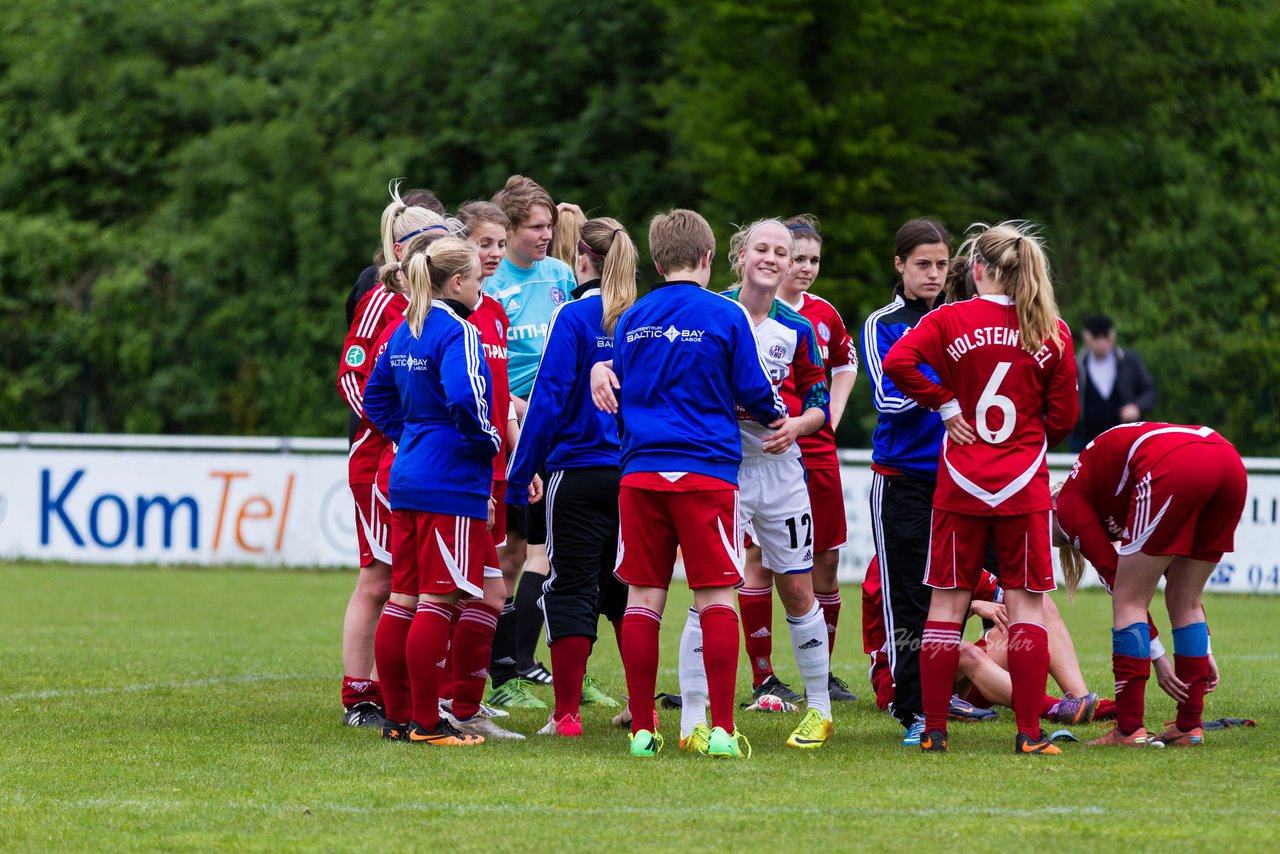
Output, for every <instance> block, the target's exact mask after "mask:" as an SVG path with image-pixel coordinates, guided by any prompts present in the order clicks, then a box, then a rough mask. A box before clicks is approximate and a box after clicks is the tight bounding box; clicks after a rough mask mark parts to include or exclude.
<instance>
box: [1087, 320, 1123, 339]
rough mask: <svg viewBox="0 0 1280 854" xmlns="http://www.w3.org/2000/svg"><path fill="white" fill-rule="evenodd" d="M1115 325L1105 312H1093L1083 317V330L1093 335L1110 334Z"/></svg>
mask: <svg viewBox="0 0 1280 854" xmlns="http://www.w3.org/2000/svg"><path fill="white" fill-rule="evenodd" d="M1115 328H1116V325H1115V324H1114V323H1112V322H1111V318H1109V317H1107V316H1106V315H1105V314H1095V315H1092V316H1091V317H1087V318H1085V321H1084V330H1085V332H1088V333H1089V334H1090V335H1093V336H1096V337H1097V336H1102V335H1110V334H1111V331H1112V330H1113V329H1115Z"/></svg>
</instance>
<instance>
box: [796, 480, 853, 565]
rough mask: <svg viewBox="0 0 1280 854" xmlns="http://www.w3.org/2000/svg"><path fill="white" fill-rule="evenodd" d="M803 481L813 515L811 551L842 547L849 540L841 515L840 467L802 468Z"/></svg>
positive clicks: (842, 513) (842, 515)
mask: <svg viewBox="0 0 1280 854" xmlns="http://www.w3.org/2000/svg"><path fill="white" fill-rule="evenodd" d="M805 482H806V484H807V485H808V487H809V507H810V511H809V512H811V513H812V514H813V551H814V553H815V554H817V553H818V552H829V551H832V550H834V549H842V548H844V547H845V545H846V544H847V543H848V542H849V531H848V527H847V523H846V521H845V518H844V486H843V484H841V483H840V469H839V468H830V467H826V468H813V469H806V470H805Z"/></svg>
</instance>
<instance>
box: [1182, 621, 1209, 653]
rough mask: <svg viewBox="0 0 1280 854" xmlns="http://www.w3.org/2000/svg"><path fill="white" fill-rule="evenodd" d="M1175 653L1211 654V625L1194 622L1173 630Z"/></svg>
mask: <svg viewBox="0 0 1280 854" xmlns="http://www.w3.org/2000/svg"><path fill="white" fill-rule="evenodd" d="M1173 654H1174V655H1185V656H1205V655H1208V654H1209V625H1208V624H1207V623H1192V624H1191V625H1189V626H1183V627H1182V628H1180V629H1174V630H1173Z"/></svg>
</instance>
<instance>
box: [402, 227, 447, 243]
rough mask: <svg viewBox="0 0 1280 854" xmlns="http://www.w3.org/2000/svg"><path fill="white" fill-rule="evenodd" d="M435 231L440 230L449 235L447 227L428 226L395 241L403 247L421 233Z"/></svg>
mask: <svg viewBox="0 0 1280 854" xmlns="http://www.w3.org/2000/svg"><path fill="white" fill-rule="evenodd" d="M436 229H440V230H441V231H443V232H444V233H445V234H448V233H449V226H447V225H428V226H427V227H426V228H420V229H418V230H417V231H411V232H409V233H408V234H406V235H405V236H404V237H401V238H400V239H399V240H397V241H396V243H399V244H400V245H401V246H404V245H405V244H406V243H408V242H409V238H411V237H417V236H418V235H419V234H422V233H423V232H426V231H434V230H436Z"/></svg>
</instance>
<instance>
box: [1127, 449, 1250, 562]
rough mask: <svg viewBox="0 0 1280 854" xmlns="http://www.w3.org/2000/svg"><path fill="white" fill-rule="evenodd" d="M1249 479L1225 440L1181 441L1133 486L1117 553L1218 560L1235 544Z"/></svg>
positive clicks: (1238, 456)
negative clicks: (1184, 443)
mask: <svg viewBox="0 0 1280 854" xmlns="http://www.w3.org/2000/svg"><path fill="white" fill-rule="evenodd" d="M1248 486H1249V481H1248V476H1247V475H1246V474H1245V470H1244V463H1242V462H1241V461H1240V454H1239V453H1237V452H1236V449H1235V448H1233V447H1231V446H1230V445H1228V444H1225V443H1222V444H1208V443H1206V444H1195V445H1183V446H1182V447H1180V448H1177V449H1175V450H1174V451H1172V452H1170V453H1169V454H1167V455H1166V456H1165V457H1164V458H1163V459H1162V460H1160V462H1158V463H1156V464H1155V466H1153V467H1152V468H1151V470H1150V471H1149V472H1147V473H1146V474H1145V475H1144V476H1143V477H1142V479H1141V480H1139V481H1138V483H1137V484H1136V485H1135V486H1134V489H1133V498H1132V499H1131V500H1130V502H1129V518H1128V519H1127V520H1126V524H1125V530H1124V539H1123V540H1121V542H1120V554H1122V555H1127V554H1133V553H1135V552H1142V553H1143V554H1149V555H1173V556H1175V557H1187V558H1191V559H1192V560H1203V561H1208V562H1210V563H1217V562H1218V561H1220V560H1222V556H1223V554H1225V553H1226V552H1229V551H1234V550H1235V547H1236V543H1235V535H1236V527H1237V526H1238V525H1239V524H1240V516H1241V514H1242V513H1243V512H1244V504H1245V494H1246V492H1247V491H1248Z"/></svg>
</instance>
